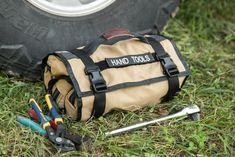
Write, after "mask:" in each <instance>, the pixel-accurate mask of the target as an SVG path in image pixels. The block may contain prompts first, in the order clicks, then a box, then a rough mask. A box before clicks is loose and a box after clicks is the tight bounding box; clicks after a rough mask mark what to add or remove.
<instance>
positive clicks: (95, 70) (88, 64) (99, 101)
mask: <svg viewBox="0 0 235 157" xmlns="http://www.w3.org/2000/svg"><path fill="white" fill-rule="evenodd" d="M70 52H71V53H73V54H74V55H76V56H77V57H79V58H80V59H81V60H82V62H83V64H84V65H85V73H86V75H88V76H89V79H90V82H91V86H92V89H93V93H94V96H95V100H94V106H93V110H92V116H94V117H95V118H98V117H100V116H102V115H103V113H104V110H105V101H106V100H105V99H106V95H105V92H106V91H107V86H106V82H105V80H104V78H103V76H102V75H101V73H100V69H99V67H98V66H97V65H96V64H95V63H94V61H93V60H92V59H91V58H90V56H88V55H87V54H86V52H84V51H83V50H77V49H75V50H72V51H70Z"/></svg>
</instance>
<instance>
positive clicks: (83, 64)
mask: <svg viewBox="0 0 235 157" xmlns="http://www.w3.org/2000/svg"><path fill="white" fill-rule="evenodd" d="M44 65H45V69H44V76H43V78H44V84H45V86H46V89H47V90H48V92H49V93H51V94H52V96H53V97H54V99H55V100H56V101H57V103H58V105H59V108H61V109H64V111H65V112H66V113H67V115H68V116H69V117H71V118H72V119H74V120H82V121H85V120H88V119H90V118H92V117H95V118H97V117H99V116H101V115H104V114H106V113H108V112H110V111H111V110H128V111H133V110H137V109H140V108H142V107H144V106H147V105H150V104H158V103H160V102H161V101H167V100H169V99H172V98H173V96H174V95H175V93H177V92H178V91H179V90H180V89H181V87H182V86H183V84H184V82H185V80H186V78H187V77H188V76H189V69H188V67H187V66H186V63H185V62H184V60H183V58H182V56H181V54H180V53H179V50H178V49H177V48H176V46H175V44H174V43H173V42H172V41H170V40H169V39H166V38H165V37H163V36H158V35H146V36H142V35H140V34H136V33H130V32H129V31H128V30H125V29H114V30H112V31H109V32H106V33H104V34H103V35H102V36H100V37H99V38H97V39H96V40H94V41H93V42H91V43H90V44H88V45H87V46H85V47H83V48H78V49H76V50H72V51H58V52H55V53H53V54H51V55H49V56H48V57H47V58H45V60H44Z"/></svg>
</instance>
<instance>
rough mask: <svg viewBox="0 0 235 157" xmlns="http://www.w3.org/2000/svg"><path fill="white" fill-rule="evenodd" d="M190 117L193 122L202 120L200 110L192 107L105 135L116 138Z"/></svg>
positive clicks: (194, 106)
mask: <svg viewBox="0 0 235 157" xmlns="http://www.w3.org/2000/svg"><path fill="white" fill-rule="evenodd" d="M185 116H187V117H189V118H191V119H192V120H193V121H197V120H199V119H200V108H199V107H198V106H197V105H191V106H188V107H185V108H184V109H182V110H181V111H179V112H177V113H174V114H171V115H168V116H164V117H162V118H159V119H154V120H150V121H144V122H140V123H137V124H133V125H129V126H126V127H123V128H119V129H115V130H112V131H110V132H106V133H105V135H106V136H114V135H117V134H121V133H125V132H129V131H132V130H136V129H140V128H143V127H146V126H149V125H153V124H160V122H163V121H166V120H169V119H173V118H179V117H185Z"/></svg>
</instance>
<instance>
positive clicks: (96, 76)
mask: <svg viewBox="0 0 235 157" xmlns="http://www.w3.org/2000/svg"><path fill="white" fill-rule="evenodd" d="M85 73H86V74H87V75H89V79H90V81H91V86H92V89H93V90H94V91H95V92H96V93H102V92H105V91H107V85H106V82H105V80H104V78H103V76H102V75H101V73H100V69H99V67H97V66H94V67H89V68H87V69H86V70H85Z"/></svg>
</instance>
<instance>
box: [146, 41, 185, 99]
mask: <svg viewBox="0 0 235 157" xmlns="http://www.w3.org/2000/svg"><path fill="white" fill-rule="evenodd" d="M147 39H148V41H149V44H150V45H151V46H152V47H153V49H154V51H155V52H156V57H157V58H158V60H159V61H160V62H161V65H162V68H163V70H164V73H165V75H166V76H167V78H168V86H169V89H168V92H167V94H166V95H165V96H164V97H163V99H162V101H168V100H171V99H173V97H174V95H175V94H176V93H177V92H178V91H179V90H180V87H179V79H178V76H179V71H178V69H177V66H176V65H175V63H174V62H173V61H172V59H171V58H170V56H169V55H168V54H167V53H166V52H165V50H164V48H163V47H162V45H161V44H160V42H159V41H157V40H156V39H154V38H152V37H148V38H147Z"/></svg>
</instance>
